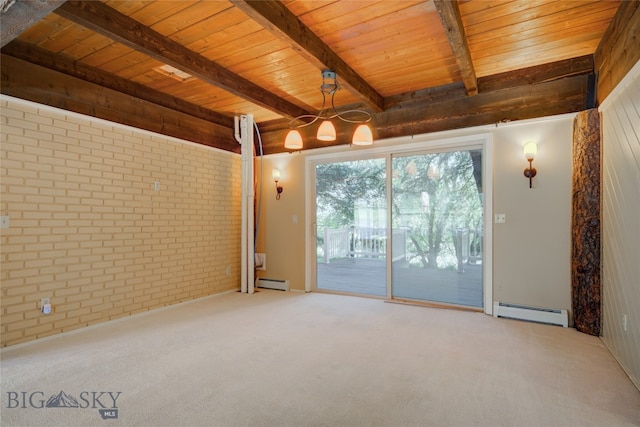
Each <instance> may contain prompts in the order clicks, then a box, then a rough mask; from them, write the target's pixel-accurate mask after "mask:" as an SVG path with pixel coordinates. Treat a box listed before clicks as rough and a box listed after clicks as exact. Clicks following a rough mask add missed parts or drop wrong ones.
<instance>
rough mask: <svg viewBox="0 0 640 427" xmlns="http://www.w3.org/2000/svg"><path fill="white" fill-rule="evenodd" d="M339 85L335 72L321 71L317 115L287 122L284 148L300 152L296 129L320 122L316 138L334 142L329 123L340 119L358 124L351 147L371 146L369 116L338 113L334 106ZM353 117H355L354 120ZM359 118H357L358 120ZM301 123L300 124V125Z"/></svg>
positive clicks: (332, 126) (367, 114)
mask: <svg viewBox="0 0 640 427" xmlns="http://www.w3.org/2000/svg"><path fill="white" fill-rule="evenodd" d="M340 88H341V87H340V84H339V83H338V78H337V75H336V73H335V72H333V71H331V70H323V71H322V86H320V92H321V93H322V107H321V108H320V112H319V113H318V114H317V115H314V114H304V115H302V116H298V117H295V118H294V119H292V120H291V121H290V122H289V128H290V129H291V130H290V131H289V133H288V134H287V137H286V139H285V141H284V147H285V148H288V149H291V150H301V149H302V147H303V143H302V136H301V135H300V132H298V130H297V129H300V128H303V127H307V126H310V125H312V124H314V123H315V122H317V121H318V120H322V122H321V123H320V126H319V127H318V131H317V133H316V138H317V139H318V140H319V141H335V140H336V128H335V126H334V124H333V122H332V121H331V120H332V119H335V118H337V119H340V120H342V121H343V122H347V123H353V124H358V125H359V126H358V127H357V129H356V131H355V132H354V134H353V138H352V140H351V143H352V144H353V145H371V144H373V135H372V133H371V129H370V128H369V126H368V125H367V123H368V122H370V121H371V114H370V113H368V112H367V111H364V110H347V111H343V112H342V113H338V111H337V110H336V107H335V105H334V97H335V94H336V92H337V91H339V90H340ZM327 95H330V96H331V108H330V109H329V108H326V103H327ZM353 116H356V118H354V117H353ZM358 117H359V118H358ZM300 122H301V123H300Z"/></svg>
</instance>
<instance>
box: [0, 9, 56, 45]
mask: <svg viewBox="0 0 640 427" xmlns="http://www.w3.org/2000/svg"><path fill="white" fill-rule="evenodd" d="M62 3H64V0H38V1H24V0H16V1H15V2H13V3H11V2H8V3H6V4H5V3H3V5H4V7H5V8H6V10H2V11H1V12H2V14H1V15H0V42H1V43H0V48H1V47H4V46H6V45H7V43H9V42H10V41H11V40H13V39H15V38H16V37H18V36H19V35H20V33H21V32H23V31H24V30H26V29H27V28H29V27H31V26H32V25H33V24H35V23H36V22H38V21H39V20H41V19H42V18H44V17H45V16H47V15H48V14H49V13H51V12H52V11H53V10H55V9H56V8H57V7H58V6H60V5H61V4H62Z"/></svg>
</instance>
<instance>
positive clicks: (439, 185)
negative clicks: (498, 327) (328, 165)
mask: <svg viewBox="0 0 640 427" xmlns="http://www.w3.org/2000/svg"><path fill="white" fill-rule="evenodd" d="M391 169H392V174H391V180H392V186H391V188H392V190H391V223H392V230H393V236H394V238H393V239H392V257H393V263H392V270H391V277H392V279H391V280H392V283H391V292H392V296H393V297H394V298H398V299H409V300H424V301H434V302H440V303H446V304H455V305H463V306H473V307H482V306H483V253H482V251H483V246H484V245H483V235H484V232H483V190H482V175H483V174H482V149H481V148H477V149H465V150H460V151H444V152H432V153H425V154H413V155H393V156H392V160H391Z"/></svg>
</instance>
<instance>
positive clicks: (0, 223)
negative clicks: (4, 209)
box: [0, 215, 9, 228]
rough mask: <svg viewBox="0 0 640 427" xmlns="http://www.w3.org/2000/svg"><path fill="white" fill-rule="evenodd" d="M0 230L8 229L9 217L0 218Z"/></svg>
mask: <svg viewBox="0 0 640 427" xmlns="http://www.w3.org/2000/svg"><path fill="white" fill-rule="evenodd" d="M0 228H9V215H2V216H0Z"/></svg>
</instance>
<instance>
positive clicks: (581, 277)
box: [571, 109, 601, 336]
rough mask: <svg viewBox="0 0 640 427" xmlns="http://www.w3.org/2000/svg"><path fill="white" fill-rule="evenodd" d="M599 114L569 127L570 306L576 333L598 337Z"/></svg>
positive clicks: (587, 115) (588, 115) (590, 112)
mask: <svg viewBox="0 0 640 427" xmlns="http://www.w3.org/2000/svg"><path fill="white" fill-rule="evenodd" d="M600 181H601V176H600V114H599V113H598V110H597V109H591V110H586V111H581V112H580V113H578V115H577V117H576V119H575V121H574V123H573V201H572V203H573V204H572V213H571V234H572V236H571V237H572V239H571V240H572V243H571V305H572V311H573V319H574V325H575V327H576V329H577V330H578V331H580V332H584V333H587V334H590V335H596V336H598V335H600V319H601V304H600V299H601V298H600V296H601V289H600V212H601V210H600Z"/></svg>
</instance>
